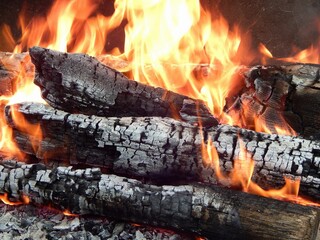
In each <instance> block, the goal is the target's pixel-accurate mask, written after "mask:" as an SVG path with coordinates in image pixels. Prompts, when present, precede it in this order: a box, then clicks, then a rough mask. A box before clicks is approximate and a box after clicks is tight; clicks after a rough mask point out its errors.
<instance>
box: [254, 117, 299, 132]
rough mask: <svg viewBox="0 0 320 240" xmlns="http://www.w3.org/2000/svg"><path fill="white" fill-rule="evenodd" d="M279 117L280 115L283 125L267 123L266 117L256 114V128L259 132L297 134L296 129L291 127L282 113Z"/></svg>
mask: <svg viewBox="0 0 320 240" xmlns="http://www.w3.org/2000/svg"><path fill="white" fill-rule="evenodd" d="M277 117H278V121H279V122H280V123H281V126H280V125H279V124H275V123H272V124H271V123H269V124H267V123H266V120H265V119H263V118H259V117H257V116H255V117H254V125H255V130H256V131H257V132H264V133H268V134H278V135H287V136H297V133H296V131H295V130H293V128H291V127H290V126H289V124H287V123H286V121H285V120H284V118H283V116H282V115H279V116H277Z"/></svg>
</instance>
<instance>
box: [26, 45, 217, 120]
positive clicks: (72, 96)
mask: <svg viewBox="0 0 320 240" xmlns="http://www.w3.org/2000/svg"><path fill="white" fill-rule="evenodd" d="M30 56H31V59H32V62H33V63H34V64H35V66H36V68H37V72H36V73H37V74H36V78H35V83H36V84H37V85H39V86H40V88H41V90H42V96H43V97H44V99H46V100H47V101H48V102H49V104H50V105H51V106H53V107H55V108H57V109H61V110H65V111H67V112H71V113H77V112H80V113H83V114H88V115H92V114H94V115H98V116H119V117H120V116H161V117H174V118H180V117H182V118H183V117H185V118H186V120H188V121H195V122H197V119H198V116H197V113H199V114H200V116H201V120H202V121H203V124H205V125H216V124H217V123H218V122H217V120H216V119H215V118H214V117H213V116H212V114H211V113H210V111H209V110H208V109H207V107H206V106H205V104H204V103H203V102H202V101H200V100H195V99H191V98H188V97H186V96H183V95H180V94H177V93H174V92H171V91H167V90H165V89H162V88H155V87H151V86H147V85H144V84H141V83H138V82H136V81H131V80H129V79H128V78H126V77H125V76H124V75H123V74H121V73H120V72H118V71H116V70H114V69H111V68H109V67H107V66H105V65H103V64H101V62H99V61H98V60H97V59H96V58H93V57H89V56H88V55H85V54H67V53H62V52H57V51H53V50H49V49H44V48H40V47H33V48H31V49H30ZM49 79H50V81H48V80H49ZM190 106H191V107H192V108H193V109H192V108H191V109H190ZM197 110H199V111H197ZM179 111H183V114H181V116H179V114H178V113H179ZM185 113H187V114H185ZM190 113H191V114H193V115H191V116H189V115H188V114H190ZM194 119H195V120H194Z"/></svg>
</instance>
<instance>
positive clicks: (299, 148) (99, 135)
mask: <svg viewBox="0 0 320 240" xmlns="http://www.w3.org/2000/svg"><path fill="white" fill-rule="evenodd" d="M12 111H15V112H16V114H17V113H19V114H21V115H22V117H24V118H25V119H26V120H27V121H29V122H30V123H32V124H37V125H40V126H41V129H42V134H43V138H42V139H39V138H35V137H34V136H33V133H32V132H30V130H29V129H31V128H29V127H27V128H26V127H25V126H21V125H20V124H19V122H20V121H19V122H14V121H13V119H12ZM6 118H7V122H8V124H9V125H10V126H11V127H12V128H13V135H14V136H13V138H14V140H15V141H16V142H17V143H18V145H19V147H20V149H21V150H22V151H24V152H26V153H28V154H32V155H35V156H37V157H38V158H39V159H44V160H49V159H57V160H66V161H69V162H70V163H71V164H85V165H91V166H94V165H95V166H103V167H106V168H109V169H110V171H111V172H113V173H116V174H122V175H125V176H130V177H144V178H146V179H152V180H158V181H164V180H168V181H172V179H173V180H178V179H182V180H185V179H188V178H190V179H194V180H197V181H202V182H211V183H216V177H215V174H214V170H213V168H212V165H211V164H208V163H206V162H207V161H206V160H207V159H204V157H203V156H202V154H201V150H202V141H204V142H205V143H206V144H207V142H208V139H209V138H211V139H212V140H213V143H214V145H215V146H216V148H217V151H218V154H219V157H220V161H221V162H220V167H221V168H222V170H223V171H225V172H229V171H230V170H231V169H232V166H233V161H234V160H235V159H236V158H238V155H239V152H240V147H241V144H242V145H243V146H244V147H245V148H246V150H247V152H248V153H249V154H250V155H252V159H253V160H254V161H255V166H256V167H255V172H254V174H253V180H254V181H256V182H257V183H258V184H260V185H261V186H264V187H268V186H269V187H279V186H282V184H283V183H284V180H283V175H290V176H293V177H299V178H301V188H300V191H301V192H302V193H304V194H306V195H309V196H312V197H314V198H316V199H320V186H319V184H320V177H319V171H320V166H319V164H320V143H319V142H317V141H311V140H305V139H302V138H298V137H290V136H278V135H274V134H273V135H269V134H263V133H257V132H254V131H250V130H246V129H240V128H236V127H232V126H228V125H218V126H214V127H211V128H203V129H200V128H199V127H197V126H193V125H191V124H188V123H184V122H181V121H177V120H174V119H171V118H161V117H122V118H118V117H109V118H104V117H97V116H86V115H82V114H70V113H67V112H63V111H59V110H55V109H53V108H51V107H50V106H48V105H43V104H36V103H34V104H33V103H24V104H17V105H12V106H7V108H6Z"/></svg>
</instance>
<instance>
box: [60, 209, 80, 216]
mask: <svg viewBox="0 0 320 240" xmlns="http://www.w3.org/2000/svg"><path fill="white" fill-rule="evenodd" d="M62 214H63V215H65V216H67V217H79V214H74V213H72V212H70V211H69V210H68V209H66V210H64V211H63V212H62Z"/></svg>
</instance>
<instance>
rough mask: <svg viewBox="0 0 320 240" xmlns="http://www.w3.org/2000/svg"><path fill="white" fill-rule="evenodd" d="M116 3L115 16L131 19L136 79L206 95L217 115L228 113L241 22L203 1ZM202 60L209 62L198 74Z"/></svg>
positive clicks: (129, 45)
mask: <svg viewBox="0 0 320 240" xmlns="http://www.w3.org/2000/svg"><path fill="white" fill-rule="evenodd" d="M115 9H116V10H115V11H116V14H115V15H113V16H112V19H113V18H115V19H118V18H119V16H123V17H125V18H126V19H127V20H128V24H127V25H126V27H125V33H126V38H125V52H124V54H123V55H122V57H124V58H126V59H127V60H128V61H129V62H131V63H132V66H131V67H132V74H133V78H134V79H135V80H136V81H140V82H143V83H147V84H149V85H152V86H160V87H164V88H166V89H168V90H171V91H174V92H177V93H181V94H184V95H188V96H190V97H194V98H198V99H202V100H204V101H205V102H207V104H208V106H209V108H210V109H211V111H212V112H213V113H215V115H217V116H220V115H222V114H223V112H222V109H223V106H224V104H225V97H226V96H227V95H228V92H229V90H230V89H231V86H232V84H233V82H232V80H233V78H232V75H233V74H234V72H235V70H236V69H237V68H238V66H239V63H240V61H239V59H238V56H237V54H238V51H239V48H240V43H241V37H240V31H239V30H238V28H237V27H235V28H233V29H231V28H230V27H229V25H228V23H227V22H226V20H225V19H224V18H223V17H222V16H220V15H219V14H216V16H215V17H211V16H210V14H209V12H207V11H206V10H204V9H203V8H202V7H201V5H200V2H199V1H188V0H182V1H168V0H164V1H158V0H153V1H150V0H148V1H146V0H140V1H133V0H128V1H119V0H118V1H116V2H115ZM165 63H170V66H168V65H166V64H165ZM202 63H205V64H207V66H209V67H208V68H207V70H208V71H207V74H206V77H205V78H202V79H198V78H196V77H195V74H194V70H195V68H196V67H197V66H199V65H201V64H202ZM174 66H175V67H174Z"/></svg>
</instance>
